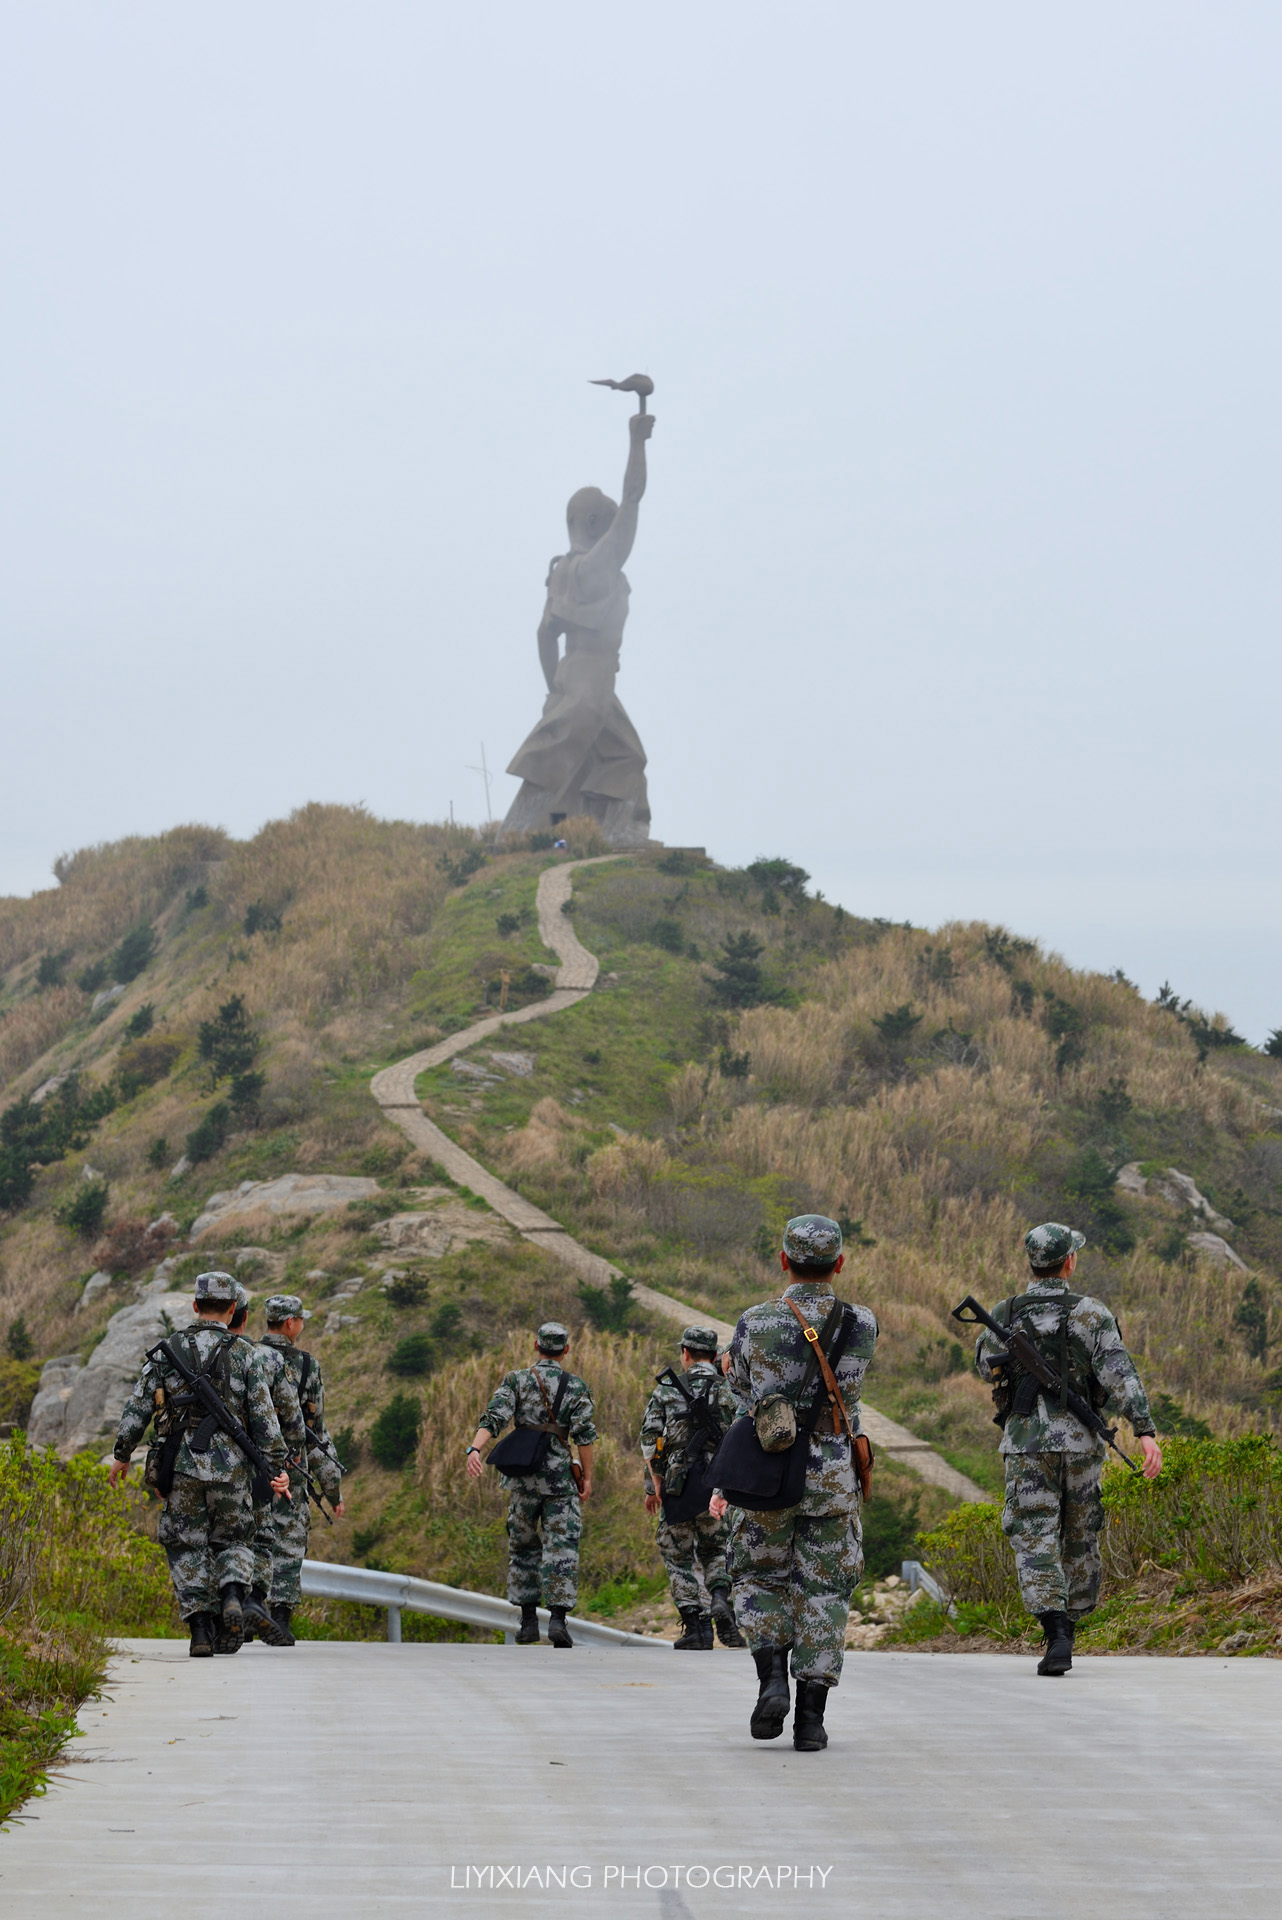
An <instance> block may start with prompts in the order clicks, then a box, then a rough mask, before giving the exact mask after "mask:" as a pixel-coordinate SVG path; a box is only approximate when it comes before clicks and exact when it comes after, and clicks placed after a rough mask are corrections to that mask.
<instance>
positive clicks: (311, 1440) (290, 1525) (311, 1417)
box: [254, 1293, 343, 1647]
mask: <svg viewBox="0 0 1282 1920" xmlns="http://www.w3.org/2000/svg"><path fill="white" fill-rule="evenodd" d="M265 1311H266V1314H267V1332H266V1333H265V1334H264V1335H263V1338H262V1339H261V1340H260V1341H259V1343H258V1352H259V1354H260V1355H261V1356H262V1360H263V1364H264V1368H265V1371H266V1372H267V1376H268V1378H269V1379H271V1380H275V1379H276V1377H277V1375H279V1376H280V1377H281V1380H282V1382H283V1383H284V1384H285V1388H286V1390H289V1389H292V1391H293V1394H294V1397H295V1401H296V1404H297V1406H298V1409H299V1425H301V1427H302V1437H301V1444H300V1443H299V1441H298V1439H297V1432H298V1429H297V1428H294V1429H293V1431H294V1434H295V1436H296V1438H295V1440H294V1441H293V1443H291V1444H290V1458H289V1495H290V1497H289V1499H288V1500H283V1499H278V1500H273V1501H272V1504H271V1506H270V1507H269V1508H268V1510H267V1512H266V1514H265V1515H264V1516H263V1521H262V1525H261V1526H260V1527H259V1529H258V1531H257V1533H256V1535H255V1539H254V1578H255V1580H256V1581H259V1582H263V1583H265V1584H266V1586H267V1591H268V1593H269V1595H270V1612H271V1618H272V1621H273V1622H274V1624H275V1625H276V1626H277V1628H279V1630H280V1632H281V1634H282V1636H283V1637H282V1639H281V1640H280V1641H278V1642H277V1643H276V1644H277V1645H280V1646H286V1647H292V1646H293V1644H294V1635H293V1632H292V1630H291V1625H290V1622H291V1620H292V1618H293V1613H294V1608H295V1607H296V1606H297V1605H298V1602H299V1600H300V1599H301V1598H302V1592H303V1583H302V1568H303V1561H304V1560H305V1559H306V1558H307V1540H308V1535H309V1533H310V1531H311V1524H312V1512H311V1506H310V1504H309V1500H308V1493H307V1482H306V1480H305V1479H304V1477H303V1473H304V1471H305V1470H306V1469H307V1468H309V1467H310V1469H311V1471H312V1473H313V1474H314V1475H315V1476H316V1478H317V1480H318V1481H319V1482H320V1488H321V1492H322V1493H323V1494H324V1495H325V1498H326V1499H327V1500H328V1501H329V1503H330V1505H331V1506H332V1507H333V1509H334V1512H335V1513H336V1514H337V1515H338V1516H339V1517H340V1518H341V1517H342V1513H343V1498H342V1471H343V1470H342V1468H341V1467H340V1466H339V1464H338V1456H337V1454H336V1453H335V1451H334V1443H333V1441H332V1440H331V1439H330V1437H329V1432H328V1430H327V1428H326V1426H325V1383H324V1381H323V1380H322V1379H321V1370H320V1362H319V1361H318V1360H317V1359H316V1358H315V1356H314V1355H312V1354H310V1353H308V1352H307V1351H306V1349H305V1348H303V1347H300V1346H299V1345H298V1344H297V1342H298V1337H299V1335H300V1334H301V1333H302V1331H303V1328H304V1326H305V1324H306V1323H307V1321H308V1320H310V1319H311V1317H312V1316H311V1314H310V1313H308V1312H306V1311H305V1310H304V1307H303V1303H302V1301H301V1300H300V1299H299V1297H298V1295H297V1294H296V1293H273V1294H272V1295H271V1297H270V1299H269V1300H268V1302H267V1305H266V1309H265ZM277 1391H281V1388H280V1387H279V1386H278V1387H277ZM283 1425H284V1422H282V1426H283ZM286 1440H287V1442H289V1435H286Z"/></svg>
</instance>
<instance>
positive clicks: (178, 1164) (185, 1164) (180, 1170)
mask: <svg viewBox="0 0 1282 1920" xmlns="http://www.w3.org/2000/svg"><path fill="white" fill-rule="evenodd" d="M190 1172H191V1161H190V1159H189V1158H188V1156H187V1155H186V1154H184V1155H183V1157H182V1159H181V1160H177V1161H175V1163H174V1165H173V1166H172V1167H171V1168H170V1169H169V1178H170V1179H171V1180H181V1179H182V1177H183V1175H184V1174H185V1173H190Z"/></svg>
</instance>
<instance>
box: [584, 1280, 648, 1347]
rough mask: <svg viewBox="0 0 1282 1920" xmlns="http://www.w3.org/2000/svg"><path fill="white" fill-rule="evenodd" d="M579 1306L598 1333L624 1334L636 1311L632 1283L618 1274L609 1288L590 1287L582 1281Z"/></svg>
mask: <svg viewBox="0 0 1282 1920" xmlns="http://www.w3.org/2000/svg"><path fill="white" fill-rule="evenodd" d="M579 1304H580V1305H581V1306H582V1308H583V1311H584V1313H585V1314H586V1315H587V1318H588V1322H589V1324H590V1325H591V1326H593V1327H595V1328H596V1330H597V1332H598V1333H622V1332H623V1331H624V1330H625V1328H626V1327H627V1325H628V1322H629V1321H630V1320H631V1318H632V1315H633V1314H634V1312H635V1311H636V1308H635V1305H634V1303H633V1299H632V1282H631V1281H630V1280H629V1279H628V1278H627V1277H626V1275H624V1274H622V1273H616V1274H615V1276H614V1278H613V1279H612V1280H611V1282H610V1284H609V1286H608V1287H590V1286H589V1285H588V1283H587V1281H586V1280H580V1282H579Z"/></svg>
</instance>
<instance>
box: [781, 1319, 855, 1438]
mask: <svg viewBox="0 0 1282 1920" xmlns="http://www.w3.org/2000/svg"><path fill="white" fill-rule="evenodd" d="M788 1305H789V1306H790V1307H791V1308H792V1310H793V1312H794V1313H795V1314H796V1316H797V1320H798V1322H799V1324H800V1327H801V1330H802V1332H803V1333H804V1334H805V1336H806V1340H807V1342H808V1344H809V1347H810V1351H811V1354H812V1356H813V1357H814V1359H815V1360H816V1361H817V1362H818V1363H819V1371H820V1373H821V1374H822V1375H823V1383H824V1391H825V1392H826V1393H827V1395H828V1404H829V1406H830V1407H831V1408H832V1430H833V1432H834V1433H835V1434H841V1433H844V1434H845V1435H846V1436H847V1438H848V1439H853V1438H854V1435H853V1434H852V1433H851V1430H850V1419H849V1416H848V1415H847V1413H846V1407H845V1402H844V1401H843V1400H842V1397H841V1390H840V1388H839V1387H838V1385H837V1376H836V1374H835V1373H834V1372H833V1370H832V1365H831V1362H830V1360H829V1358H828V1354H827V1353H825V1352H824V1342H825V1341H827V1342H828V1344H829V1346H830V1348H831V1349H832V1350H833V1351H834V1352H836V1353H837V1357H838V1359H840V1357H841V1354H840V1347H839V1346H838V1340H837V1335H838V1330H839V1329H840V1328H842V1327H843V1326H844V1322H845V1317H846V1310H845V1306H844V1304H843V1303H842V1302H841V1301H840V1300H838V1301H835V1302H834V1304H833V1311H832V1313H830V1314H829V1315H828V1318H827V1321H826V1322H825V1324H824V1330H823V1333H822V1334H821V1333H820V1332H819V1329H818V1328H817V1327H812V1326H811V1324H810V1322H809V1321H808V1320H807V1319H806V1316H805V1314H804V1313H803V1312H802V1311H801V1308H800V1307H799V1306H798V1305H797V1303H796V1301H795V1300H793V1299H792V1298H789V1300H788ZM833 1314H839V1315H840V1319H839V1320H838V1321H837V1323H836V1325H834V1323H833ZM845 1344H846V1343H845V1341H844V1340H842V1341H841V1343H840V1346H841V1347H844V1346H845Z"/></svg>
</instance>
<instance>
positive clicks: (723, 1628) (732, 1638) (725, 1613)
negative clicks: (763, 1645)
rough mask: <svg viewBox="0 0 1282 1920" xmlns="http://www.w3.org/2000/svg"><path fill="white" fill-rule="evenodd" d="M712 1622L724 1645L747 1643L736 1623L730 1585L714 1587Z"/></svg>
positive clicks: (736, 1645)
mask: <svg viewBox="0 0 1282 1920" xmlns="http://www.w3.org/2000/svg"><path fill="white" fill-rule="evenodd" d="M712 1624H713V1625H714V1626H715V1628H716V1629H717V1638H718V1640H720V1642H721V1644H722V1646H723V1647H742V1646H745V1645H746V1644H747V1643H746V1641H745V1640H744V1637H743V1635H742V1634H741V1633H740V1631H739V1629H738V1627H737V1626H736V1625H735V1617H734V1602H733V1601H732V1600H731V1598H730V1589H729V1587H714V1588H713V1589H712Z"/></svg>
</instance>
